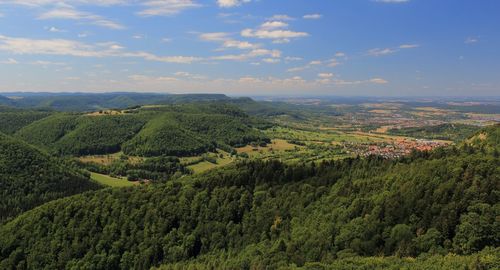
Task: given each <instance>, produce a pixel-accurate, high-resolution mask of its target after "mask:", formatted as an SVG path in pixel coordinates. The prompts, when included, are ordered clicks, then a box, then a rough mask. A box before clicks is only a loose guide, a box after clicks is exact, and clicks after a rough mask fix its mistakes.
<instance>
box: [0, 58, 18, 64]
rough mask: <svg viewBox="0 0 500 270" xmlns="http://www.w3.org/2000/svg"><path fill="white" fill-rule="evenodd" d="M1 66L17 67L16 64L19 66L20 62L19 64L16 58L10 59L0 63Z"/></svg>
mask: <svg viewBox="0 0 500 270" xmlns="http://www.w3.org/2000/svg"><path fill="white" fill-rule="evenodd" d="M0 64H5V65H15V64H19V62H17V60H16V59H14V58H9V59H7V60H5V61H0Z"/></svg>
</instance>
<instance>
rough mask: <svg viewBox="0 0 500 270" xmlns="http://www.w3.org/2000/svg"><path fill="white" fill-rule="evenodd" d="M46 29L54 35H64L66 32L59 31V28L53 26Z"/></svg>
mask: <svg viewBox="0 0 500 270" xmlns="http://www.w3.org/2000/svg"><path fill="white" fill-rule="evenodd" d="M46 29H47V31H49V32H53V33H62V32H66V31H64V30H62V29H59V28H57V27H54V26H52V27H48V28H46Z"/></svg>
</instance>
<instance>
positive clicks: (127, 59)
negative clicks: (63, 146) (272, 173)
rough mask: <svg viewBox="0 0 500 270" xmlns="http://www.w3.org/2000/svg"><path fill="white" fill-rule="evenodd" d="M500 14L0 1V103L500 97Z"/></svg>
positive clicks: (438, 8) (286, 2)
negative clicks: (152, 96)
mask: <svg viewBox="0 0 500 270" xmlns="http://www.w3.org/2000/svg"><path fill="white" fill-rule="evenodd" d="M499 14H500V1H498V0H142V1H139V0H17V1H14V0H0V92H13V91H30V92H110V91H133V92H160V93H224V94H229V95H233V96H241V95H253V96H257V95H258V96H265V95H274V96H284V95H294V96H297V95H304V96H311V95H333V96H335V95H341V96H500V16H499Z"/></svg>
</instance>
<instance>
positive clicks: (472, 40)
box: [464, 37, 479, 44]
mask: <svg viewBox="0 0 500 270" xmlns="http://www.w3.org/2000/svg"><path fill="white" fill-rule="evenodd" d="M478 42H479V38H477V37H468V38H467V39H466V40H465V41H464V43H465V44H474V43H478Z"/></svg>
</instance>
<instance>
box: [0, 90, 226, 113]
mask: <svg viewBox="0 0 500 270" xmlns="http://www.w3.org/2000/svg"><path fill="white" fill-rule="evenodd" d="M8 95H9V96H15V97H16V98H15V99H8V98H6V97H2V96H0V104H1V105H9V106H15V107H20V108H51V109H54V110H58V111H95V110H100V109H114V108H121V109H123V108H127V107H132V106H137V105H145V104H172V103H188V102H200V101H214V100H228V99H229V97H227V96H225V95H222V94H185V95H171V94H150V93H146V94H141V93H103V94H92V93H73V94H72V93H61V94H57V93H9V94H8Z"/></svg>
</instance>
